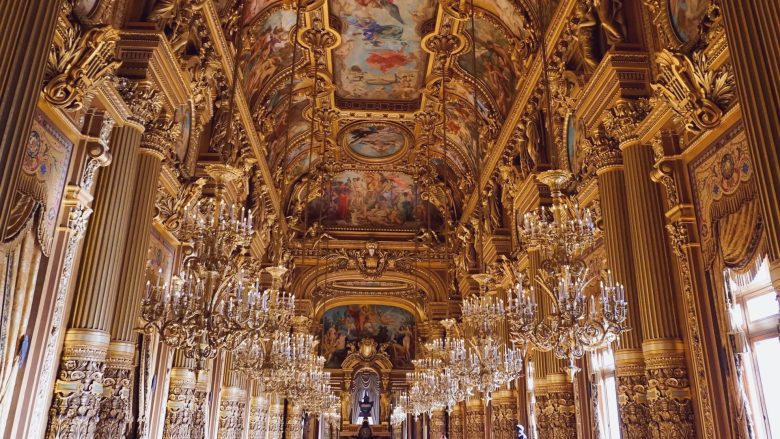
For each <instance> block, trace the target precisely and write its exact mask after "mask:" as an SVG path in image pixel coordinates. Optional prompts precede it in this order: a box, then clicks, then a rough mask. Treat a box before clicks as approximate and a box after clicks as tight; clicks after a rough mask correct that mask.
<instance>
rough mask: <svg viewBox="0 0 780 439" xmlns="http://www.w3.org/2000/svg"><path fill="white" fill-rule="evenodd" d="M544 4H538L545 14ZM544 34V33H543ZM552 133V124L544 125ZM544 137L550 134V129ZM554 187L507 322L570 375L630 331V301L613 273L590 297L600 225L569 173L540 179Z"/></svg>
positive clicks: (532, 217) (527, 219)
mask: <svg viewBox="0 0 780 439" xmlns="http://www.w3.org/2000/svg"><path fill="white" fill-rule="evenodd" d="M541 11H542V4H541V1H540V2H539V13H540V16H541ZM543 35H544V34H543ZM541 51H542V69H543V72H544V82H545V93H546V101H547V113H548V114H547V117H549V115H550V114H551V112H552V110H551V104H550V99H551V96H550V79H549V75H548V72H547V46H546V44H545V41H544V39H543V40H542V43H541ZM545 128H546V129H547V130H548V131H549V124H548V123H545ZM545 137H546V138H552V134H551V133H548V136H545ZM536 178H537V180H539V181H540V182H541V183H543V184H545V185H547V186H548V187H549V188H550V191H551V195H552V205H551V206H550V207H541V208H539V209H538V210H536V211H532V212H528V213H526V215H525V216H524V218H523V222H522V225H521V226H520V230H519V232H520V239H521V240H522V241H523V243H524V244H525V246H526V248H534V249H536V250H537V251H538V252H539V253H540V256H541V258H542V263H541V269H540V270H539V272H540V273H539V274H538V276H536V277H534V278H528V279H527V282H525V278H526V277H527V276H520V277H521V279H520V281H519V282H518V284H517V286H516V288H515V289H514V294H513V296H512V297H510V299H509V306H508V320H509V323H510V327H511V331H512V336H513V339H514V341H515V342H516V343H517V344H518V345H520V347H521V349H523V350H526V349H529V348H532V349H535V350H538V351H552V352H554V353H555V356H556V357H558V358H561V359H565V360H567V361H568V364H567V366H566V369H567V372H568V375H569V377H570V378H571V379H573V378H574V375H575V374H576V373H577V372H578V371H579V368H578V367H577V366H576V360H578V359H579V358H582V356H583V355H584V354H585V352H586V351H590V350H594V349H598V348H601V347H603V346H605V345H607V344H609V343H611V342H612V341H614V340H615V339H617V338H618V337H619V336H620V334H622V333H624V332H625V331H627V330H628V328H627V327H626V326H625V325H624V323H625V320H626V316H627V310H628V304H627V302H626V299H625V292H624V290H623V286H622V285H621V284H619V283H616V282H615V281H614V279H613V277H612V274H611V272H609V271H607V272H606V273H604V274H603V275H602V280H601V282H600V285H599V290H600V294H599V295H598V296H596V295H589V294H588V293H587V292H586V288H587V287H588V285H589V284H590V283H591V282H592V281H594V279H595V276H592V275H590V274H589V273H588V264H587V262H586V261H585V258H584V254H585V253H586V252H587V251H588V250H590V249H592V248H593V246H594V244H595V241H596V238H595V233H596V226H595V224H594V222H593V214H592V213H591V211H590V210H589V209H587V208H581V207H580V206H579V205H578V203H577V202H576V200H574V199H573V198H572V197H569V196H567V195H565V194H564V189H565V188H566V186H567V185H568V184H569V182H570V181H571V174H570V173H569V172H567V171H563V170H550V171H545V172H542V173H540V174H539V175H538V176H537V177H536ZM537 287H538V289H541V290H542V291H541V294H544V295H546V296H549V301H548V300H545V302H549V303H550V307H551V309H550V310H549V314H548V315H545V316H540V315H539V304H538V303H537V301H536V298H535V291H537Z"/></svg>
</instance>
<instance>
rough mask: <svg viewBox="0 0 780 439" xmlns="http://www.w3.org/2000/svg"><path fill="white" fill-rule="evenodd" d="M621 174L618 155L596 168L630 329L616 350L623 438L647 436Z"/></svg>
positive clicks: (609, 248) (635, 297)
mask: <svg viewBox="0 0 780 439" xmlns="http://www.w3.org/2000/svg"><path fill="white" fill-rule="evenodd" d="M612 152H614V153H617V152H616V151H612ZM602 157H603V155H602ZM624 174H625V173H624V169H623V164H622V160H619V158H618V157H616V160H613V161H612V162H611V163H605V166H603V167H601V168H600V169H598V170H597V171H596V175H597V179H598V184H599V195H600V200H601V214H602V218H603V221H604V248H605V249H606V253H607V261H608V264H609V267H610V268H611V270H612V272H613V274H614V277H615V280H616V281H617V282H620V283H622V284H623V285H624V286H625V291H626V300H627V301H628V318H627V319H626V326H628V328H630V331H628V332H627V333H625V334H623V335H622V336H621V338H620V343H619V345H618V346H617V350H616V353H615V364H616V369H617V370H616V378H617V387H618V401H619V404H620V424H621V425H620V429H621V432H622V437H623V438H624V439H633V438H636V439H639V438H645V437H648V431H647V423H646V422H642V420H644V419H647V418H648V416H649V414H648V408H647V398H646V395H645V393H644V392H638V391H637V389H645V388H647V377H646V376H645V364H644V358H643V356H642V326H641V318H640V316H639V312H640V304H639V297H638V290H637V285H636V280H635V273H634V261H633V253H632V252H633V248H632V241H631V230H630V226H629V223H628V222H627V221H626V218H628V204H627V200H626V185H625V175H624Z"/></svg>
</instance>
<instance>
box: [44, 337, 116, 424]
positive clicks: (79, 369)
mask: <svg viewBox="0 0 780 439" xmlns="http://www.w3.org/2000/svg"><path fill="white" fill-rule="evenodd" d="M110 340H111V335H110V334H109V333H108V332H105V331H98V330H93V329H69V330H68V332H67V333H66V334H65V343H64V345H63V348H62V358H61V360H60V371H59V374H58V379H57V382H56V383H55V384H54V400H53V401H52V404H51V408H50V409H49V423H48V426H47V432H46V438H47V439H54V438H60V437H77V438H84V439H92V438H93V437H95V432H96V430H97V424H98V420H99V419H100V416H99V413H100V400H101V399H102V398H103V371H104V367H105V361H106V354H107V352H108V346H109V342H110Z"/></svg>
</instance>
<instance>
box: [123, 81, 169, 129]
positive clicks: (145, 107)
mask: <svg viewBox="0 0 780 439" xmlns="http://www.w3.org/2000/svg"><path fill="white" fill-rule="evenodd" d="M119 91H120V92H121V93H122V98H124V100H125V102H126V103H127V105H128V106H129V107H130V111H131V112H132V113H133V114H132V116H131V119H132V120H133V121H135V122H137V123H139V124H141V125H144V126H146V125H147V124H148V123H149V122H151V121H153V120H155V119H156V118H157V116H158V115H159V114H160V111H162V108H163V99H162V95H161V94H160V91H159V90H157V88H156V87H155V85H154V83H153V82H151V81H145V80H144V81H130V80H128V79H126V78H122V79H121V80H120V82H119Z"/></svg>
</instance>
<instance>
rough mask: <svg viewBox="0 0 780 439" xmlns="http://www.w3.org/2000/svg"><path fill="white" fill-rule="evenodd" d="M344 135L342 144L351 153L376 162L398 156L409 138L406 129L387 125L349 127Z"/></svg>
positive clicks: (362, 124) (373, 124)
mask: <svg viewBox="0 0 780 439" xmlns="http://www.w3.org/2000/svg"><path fill="white" fill-rule="evenodd" d="M342 133H343V134H342V140H341V141H342V144H343V145H344V146H346V147H347V149H348V150H349V151H350V152H351V153H353V154H355V155H357V157H358V158H367V159H374V160H378V159H386V158H388V157H392V156H394V155H396V154H398V153H399V152H400V151H402V150H403V149H404V147H405V146H406V143H407V138H408V134H406V129H405V128H403V127H401V126H399V125H395V124H386V123H357V124H353V125H349V126H347V127H346V128H345V129H344V131H343V132H342Z"/></svg>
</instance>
